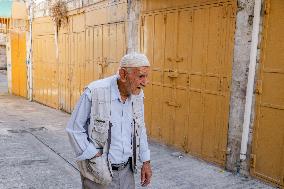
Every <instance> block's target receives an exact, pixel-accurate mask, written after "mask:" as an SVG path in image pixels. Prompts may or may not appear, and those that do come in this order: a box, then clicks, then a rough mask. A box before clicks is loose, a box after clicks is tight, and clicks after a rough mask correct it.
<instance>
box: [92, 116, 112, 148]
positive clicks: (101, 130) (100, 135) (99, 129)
mask: <svg viewBox="0 0 284 189" xmlns="http://www.w3.org/2000/svg"><path fill="white" fill-rule="evenodd" d="M108 129H109V120H108V119H102V118H98V117H97V118H94V127H93V130H92V138H93V139H95V141H96V142H98V143H99V144H100V145H102V146H103V143H105V142H106V141H107V138H108Z"/></svg>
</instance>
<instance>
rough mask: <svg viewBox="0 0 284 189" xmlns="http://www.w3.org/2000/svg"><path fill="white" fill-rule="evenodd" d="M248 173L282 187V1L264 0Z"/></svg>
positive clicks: (283, 144) (283, 79)
mask: <svg viewBox="0 0 284 189" xmlns="http://www.w3.org/2000/svg"><path fill="white" fill-rule="evenodd" d="M265 13H266V14H265V19H264V35H263V36H264V37H263V40H262V41H263V42H262V57H261V63H260V72H259V80H258V82H257V87H256V94H257V98H256V99H257V100H256V120H255V125H254V137H253V149H252V164H251V174H252V175H254V176H256V177H259V178H262V179H264V180H266V181H269V182H271V183H274V184H276V185H278V186H282V187H284V88H283V85H284V64H283V62H284V53H283V52H284V32H283V30H284V2H283V1H282V0H269V1H266V7H265Z"/></svg>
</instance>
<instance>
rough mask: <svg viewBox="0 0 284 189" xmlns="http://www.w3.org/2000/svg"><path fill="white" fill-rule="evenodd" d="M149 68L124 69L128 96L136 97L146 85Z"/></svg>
mask: <svg viewBox="0 0 284 189" xmlns="http://www.w3.org/2000/svg"><path fill="white" fill-rule="evenodd" d="M149 70H150V68H149V67H138V68H126V69H125V71H126V72H127V73H126V83H125V84H126V88H127V92H128V94H133V95H138V94H139V93H140V91H141V89H143V87H146V85H147V84H148V73H149Z"/></svg>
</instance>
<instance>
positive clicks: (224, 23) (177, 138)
mask: <svg viewBox="0 0 284 189" xmlns="http://www.w3.org/2000/svg"><path fill="white" fill-rule="evenodd" d="M234 13H235V5H233V4H231V3H218V4H211V5H204V6H199V7H198V6H197V7H194V8H193V7H192V8H191V7H188V8H183V9H176V10H171V11H167V10H165V11H163V12H148V13H145V14H144V15H143V16H142V28H141V32H142V35H141V37H142V40H141V45H142V49H143V50H144V52H145V53H146V54H147V56H148V57H149V59H150V61H151V62H152V66H151V74H150V79H151V84H150V86H149V87H146V89H145V96H146V99H145V107H146V111H145V112H146V123H147V125H148V130H149V133H150V135H151V136H152V137H154V138H157V139H159V140H161V141H164V142H166V143H167V144H172V145H174V146H176V147H178V148H181V149H183V150H185V151H187V152H190V153H191V154H194V155H196V156H200V157H202V158H203V159H206V160H208V161H211V162H215V163H218V164H220V165H223V166H224V164H225V153H226V145H227V125H228V112H229V105H228V102H229V88H230V79H231V61H232V47H233V31H234V22H235V18H234V17H235V15H234Z"/></svg>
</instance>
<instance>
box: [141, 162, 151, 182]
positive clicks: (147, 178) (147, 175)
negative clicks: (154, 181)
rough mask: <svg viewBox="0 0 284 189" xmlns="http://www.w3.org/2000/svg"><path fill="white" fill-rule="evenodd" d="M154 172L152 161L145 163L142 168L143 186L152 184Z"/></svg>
mask: <svg viewBox="0 0 284 189" xmlns="http://www.w3.org/2000/svg"><path fill="white" fill-rule="evenodd" d="M151 177H152V170H151V165H150V161H146V162H143V166H142V168H141V186H143V187H145V186H147V185H148V184H149V183H150V182H151Z"/></svg>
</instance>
